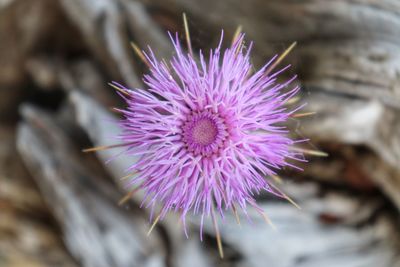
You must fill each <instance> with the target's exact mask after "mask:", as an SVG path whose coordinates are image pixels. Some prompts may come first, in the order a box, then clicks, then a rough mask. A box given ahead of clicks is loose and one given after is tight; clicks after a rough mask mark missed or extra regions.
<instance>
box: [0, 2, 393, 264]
mask: <svg viewBox="0 0 400 267" xmlns="http://www.w3.org/2000/svg"><path fill="white" fill-rule="evenodd" d="M183 12H186V14H187V16H188V18H189V27H190V31H191V37H192V42H193V47H194V49H196V50H197V49H199V48H203V49H205V50H206V49H208V48H211V47H215V45H216V44H217V43H218V40H219V37H220V32H221V30H222V29H224V31H225V37H226V38H225V45H229V43H230V41H231V38H232V36H233V34H234V32H235V29H236V28H237V26H238V25H241V26H242V27H243V31H244V32H245V33H246V38H247V40H253V41H254V42H255V48H254V50H253V55H252V60H253V62H254V64H255V66H257V67H259V66H260V65H261V64H263V63H265V62H266V61H268V59H269V58H271V57H272V56H273V55H275V54H276V53H280V52H282V51H283V50H285V48H287V47H288V46H289V45H290V44H291V43H292V42H294V41H297V43H298V44H297V47H296V49H295V50H294V51H293V52H292V53H291V54H290V55H289V56H288V57H287V58H286V59H285V61H284V63H283V64H292V68H291V70H290V71H289V72H288V73H287V74H288V75H291V74H293V73H297V74H298V75H299V82H300V83H301V85H302V93H301V100H300V103H304V102H307V103H308V105H307V107H306V109H305V111H315V112H316V115H314V116H310V117H306V118H301V119H300V118H299V119H293V120H292V121H291V122H290V127H291V128H292V130H293V132H295V133H296V134H297V135H298V136H306V137H308V138H310V139H311V141H310V142H309V143H308V144H305V146H304V148H306V149H312V150H322V151H325V152H327V153H328V154H329V156H328V157H312V156H309V157H308V158H309V163H307V164H301V167H303V168H304V171H303V172H299V171H293V170H285V171H284V172H282V173H281V176H282V178H283V182H282V183H281V184H280V187H281V188H282V189H283V190H284V191H285V192H286V193H287V194H288V195H290V196H291V197H292V198H293V199H294V200H296V201H297V202H298V203H299V205H300V206H301V207H302V209H301V210H298V209H296V208H295V207H294V206H292V205H290V204H289V203H287V202H286V201H283V200H281V199H277V198H273V197H271V196H268V195H262V196H260V197H259V199H258V201H259V203H260V205H261V206H262V207H263V208H264V209H265V211H266V213H267V214H268V215H269V217H270V218H271V219H272V221H273V222H274V224H275V225H276V227H277V228H278V230H277V231H274V230H273V229H271V227H269V226H268V225H266V224H265V222H264V221H263V220H262V219H261V218H259V216H258V214H257V213H255V214H254V213H253V212H250V217H251V218H252V223H251V224H249V223H247V222H246V221H245V220H244V219H243V220H242V224H241V226H238V225H236V223H235V220H234V218H232V217H231V216H230V215H228V216H227V218H226V220H225V222H223V224H222V223H221V224H220V225H221V235H222V242H223V246H224V249H225V258H224V259H223V260H222V259H220V258H219V256H218V250H217V246H216V242H215V233H214V231H213V228H212V226H210V225H209V223H207V224H206V225H205V230H204V231H205V232H204V235H205V238H204V241H203V242H200V240H199V231H198V228H199V223H198V218H193V219H191V223H190V225H189V229H190V236H189V239H186V237H184V234H183V231H182V229H181V227H180V226H179V222H178V219H177V218H176V216H174V215H173V214H172V215H170V216H168V218H167V219H166V220H165V221H163V222H161V223H159V224H158V225H157V227H156V228H155V229H154V231H153V232H152V234H151V235H150V236H149V237H147V236H146V233H147V231H148V229H149V227H150V223H149V220H148V211H146V210H142V209H139V204H138V203H140V194H139V195H137V196H134V197H133V198H132V199H131V200H130V201H128V202H126V203H124V204H123V205H121V206H119V205H118V201H119V200H120V199H121V198H122V197H123V196H124V195H125V192H124V190H123V188H122V186H121V183H120V181H119V178H120V177H122V176H123V175H124V174H123V170H124V168H125V167H126V166H127V165H128V164H129V163H130V160H129V159H128V158H118V159H117V160H115V161H112V162H111V163H109V164H104V162H105V161H106V159H108V158H110V157H111V156H112V155H114V154H115V153H118V150H117V151H115V150H114V151H100V152H98V153H93V154H87V153H82V149H84V148H87V147H91V146H99V145H107V144H112V143H114V140H113V139H112V138H110V137H111V136H113V135H114V134H115V133H118V131H119V129H118V128H117V127H116V126H115V124H113V123H111V122H110V121H112V120H113V119H115V118H116V117H117V114H115V113H113V112H112V109H111V107H123V103H122V102H121V100H120V99H119V97H118V96H117V95H116V94H115V92H114V89H112V88H111V87H110V86H108V85H107V83H108V82H110V81H112V80H115V81H119V82H121V83H124V84H126V85H127V86H129V87H131V88H133V87H142V86H143V84H142V82H141V75H142V74H143V73H144V72H146V67H145V65H144V64H143V63H142V62H141V61H140V59H139V58H138V57H137V55H136V54H135V53H134V52H133V50H132V49H131V47H130V41H134V42H135V43H136V44H138V46H140V47H142V48H146V47H147V45H150V46H151V47H152V48H153V50H154V51H155V52H156V54H157V56H158V57H159V58H165V59H168V58H170V57H171V55H172V54H173V53H172V46H171V43H170V41H169V39H168V37H167V34H166V32H167V31H171V32H177V31H178V32H180V33H181V36H182V37H183V34H182V33H183V23H182V13H183ZM399 115H400V2H399V1H398V0H368V1H366V0H337V1H330V0H307V1H290V0H270V1H263V0H249V1H241V0H229V1H211V0H202V1H195V0H191V1H187V0H143V1H139V0H138V1H135V0H29V1H27V0H0V266H6V267H25V266H27V267H48V266H68V267H77V266H84V267H111V266H112V267H130V266H140V267H142V266H143V267H163V266H165V267H184V266H195V267H205V266H207V267H210V266H238V267H239V266H240V267H242V266H245V267H263V266H270V267H293V266H301V267H314V266H315V267H317V266H319V267H322V266H324V267H325V266H332V267H333V266H334V267H337V266H341V267H361V266H370V267H376V266H384V267H386V266H400V249H399V248H400V243H399V237H400V233H399V225H400V224H399V209H400V116H399Z"/></svg>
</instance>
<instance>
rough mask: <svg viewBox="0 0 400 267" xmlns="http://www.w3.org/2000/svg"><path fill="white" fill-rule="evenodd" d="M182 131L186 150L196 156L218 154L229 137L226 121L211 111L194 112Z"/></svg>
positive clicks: (187, 119) (189, 116)
mask: <svg viewBox="0 0 400 267" xmlns="http://www.w3.org/2000/svg"><path fill="white" fill-rule="evenodd" d="M182 130H183V134H182V139H183V141H184V143H185V145H186V148H187V149H188V150H189V151H190V152H191V153H193V154H194V155H196V156H197V155H202V156H210V155H213V154H216V153H218V151H219V150H220V149H221V148H223V146H224V141H225V139H226V137H227V136H228V132H227V130H226V125H225V121H224V119H223V118H221V117H220V116H219V115H218V114H216V113H214V112H212V111H210V110H204V111H200V112H192V113H191V114H190V115H188V116H187V118H186V121H185V122H184V123H183V127H182Z"/></svg>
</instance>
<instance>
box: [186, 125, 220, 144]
mask: <svg viewBox="0 0 400 267" xmlns="http://www.w3.org/2000/svg"><path fill="white" fill-rule="evenodd" d="M216 135H217V127H216V125H215V123H214V122H213V121H211V120H210V119H208V118H204V119H200V120H198V121H197V122H196V123H194V125H193V128H192V138H193V142H195V143H197V144H200V145H203V146H205V145H209V144H211V143H212V142H213V141H214V140H215V136H216Z"/></svg>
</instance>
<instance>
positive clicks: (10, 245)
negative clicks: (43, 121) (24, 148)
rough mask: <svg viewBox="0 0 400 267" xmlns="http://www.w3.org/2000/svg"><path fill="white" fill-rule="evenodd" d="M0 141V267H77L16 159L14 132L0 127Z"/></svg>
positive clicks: (7, 127)
mask: <svg viewBox="0 0 400 267" xmlns="http://www.w3.org/2000/svg"><path fill="white" fill-rule="evenodd" d="M0 139H1V142H0V210H1V212H0V265H1V266H5V267H18V266H35V267H51V266H55V265H57V266H64V267H77V266H78V265H77V264H76V263H75V262H74V260H73V259H72V257H71V256H70V255H69V254H68V252H67V251H66V250H65V248H64V246H63V243H62V240H61V239H60V238H59V233H58V231H57V227H56V226H55V224H54V223H53V221H52V220H51V216H50V213H49V212H48V210H47V208H46V205H45V204H44V202H43V200H42V198H41V196H40V194H39V192H38V191H37V188H36V187H35V185H34V183H33V181H32V180H31V177H30V176H29V174H28V172H27V171H26V169H25V167H24V165H23V163H22V161H21V159H20V158H19V155H18V152H17V150H16V147H15V129H14V128H13V127H11V126H4V125H2V126H1V127H0Z"/></svg>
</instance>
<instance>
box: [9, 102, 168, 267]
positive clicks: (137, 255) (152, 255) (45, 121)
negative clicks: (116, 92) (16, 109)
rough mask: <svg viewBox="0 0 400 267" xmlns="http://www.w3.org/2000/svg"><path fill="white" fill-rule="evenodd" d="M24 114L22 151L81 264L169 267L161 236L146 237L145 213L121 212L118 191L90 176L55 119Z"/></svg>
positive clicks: (20, 137) (37, 113)
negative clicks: (164, 257)
mask: <svg viewBox="0 0 400 267" xmlns="http://www.w3.org/2000/svg"><path fill="white" fill-rule="evenodd" d="M22 115H23V116H24V118H25V122H24V123H22V124H21V125H20V126H19V129H18V143H17V144H18V149H19V151H20V153H21V155H22V157H23V159H24V162H25V163H26V164H27V166H28V168H29V170H30V171H31V173H32V174H33V176H34V178H35V180H36V182H37V183H38V185H39V187H40V189H41V192H42V194H43V195H44V197H45V199H46V201H47V203H48V205H49V206H50V208H51V210H52V212H53V213H54V216H55V217H56V219H57V221H58V223H59V224H60V225H61V227H62V230H63V236H64V239H65V242H66V245H67V247H68V248H69V250H70V251H71V253H72V254H73V255H74V257H75V258H76V259H77V260H78V261H79V262H80V263H81V264H82V266H88V267H92V266H93V267H101V266H107V267H108V266H126V267H127V266H132V263H135V264H136V265H137V266H164V260H163V255H162V253H163V249H162V248H161V247H160V246H161V244H160V237H159V236H158V235H157V234H156V233H155V234H154V235H152V236H151V237H146V235H145V232H146V229H144V227H146V226H145V225H146V219H145V218H144V217H143V216H142V215H140V213H137V212H130V211H124V210H122V209H120V208H118V206H117V199H118V197H119V193H118V192H117V191H115V188H114V187H112V186H110V185H109V184H107V183H106V182H105V180H104V177H98V176H97V177H96V176H92V175H91V174H90V171H89V170H87V169H86V167H85V165H83V164H84V163H83V162H82V159H80V157H79V152H77V151H74V149H73V144H71V143H70V141H69V140H68V138H67V137H66V136H64V135H63V133H62V131H61V130H60V128H59V127H58V126H57V125H56V124H55V123H54V122H52V119H51V117H50V116H49V115H47V114H46V113H44V112H41V111H39V110H37V109H35V108H33V107H31V106H24V108H23V109H22Z"/></svg>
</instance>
